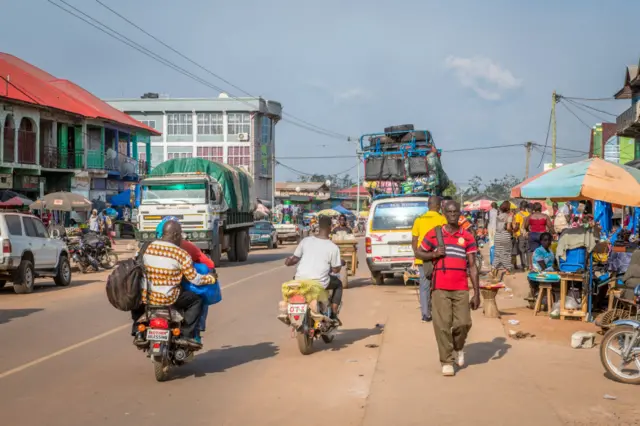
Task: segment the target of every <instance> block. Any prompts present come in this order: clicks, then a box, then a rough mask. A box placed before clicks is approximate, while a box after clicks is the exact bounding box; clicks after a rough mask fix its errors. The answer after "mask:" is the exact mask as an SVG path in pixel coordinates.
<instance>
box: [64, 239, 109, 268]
mask: <svg viewBox="0 0 640 426" xmlns="http://www.w3.org/2000/svg"><path fill="white" fill-rule="evenodd" d="M76 244H77V245H74V246H73V250H74V254H72V258H73V259H74V260H75V261H76V263H78V265H79V266H80V271H81V272H82V273H83V274H84V273H86V271H87V269H88V268H89V267H93V268H94V269H95V270H96V271H98V270H99V269H100V266H101V267H102V268H104V269H112V268H114V267H115V266H116V264H117V263H118V255H117V254H116V253H115V252H114V251H113V249H112V248H111V241H110V240H109V238H108V237H105V236H103V235H99V234H96V233H93V232H90V233H88V234H85V235H84V236H83V237H82V239H80V241H79V242H78V243H76ZM69 249H70V250H71V247H70V248H69Z"/></svg>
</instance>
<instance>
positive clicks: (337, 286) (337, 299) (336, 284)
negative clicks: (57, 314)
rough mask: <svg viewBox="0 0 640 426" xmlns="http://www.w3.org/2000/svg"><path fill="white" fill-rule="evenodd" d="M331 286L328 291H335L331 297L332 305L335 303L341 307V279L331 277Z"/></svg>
mask: <svg viewBox="0 0 640 426" xmlns="http://www.w3.org/2000/svg"><path fill="white" fill-rule="evenodd" d="M330 277H331V278H330V279H329V285H328V286H327V290H333V294H332V295H331V303H335V304H336V305H340V303H341V302H342V281H340V278H338V277H336V276H334V275H330Z"/></svg>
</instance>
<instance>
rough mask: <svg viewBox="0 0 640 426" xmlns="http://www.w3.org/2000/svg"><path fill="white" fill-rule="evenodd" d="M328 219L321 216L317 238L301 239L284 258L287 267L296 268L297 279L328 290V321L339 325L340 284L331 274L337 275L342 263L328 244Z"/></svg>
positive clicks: (329, 228)
mask: <svg viewBox="0 0 640 426" xmlns="http://www.w3.org/2000/svg"><path fill="white" fill-rule="evenodd" d="M330 234H331V218H330V217H328V216H321V217H320V220H319V230H318V235H313V236H310V237H307V238H305V239H303V240H302V241H301V242H300V244H298V247H296V250H295V251H294V252H293V256H289V257H288V258H286V259H285V261H284V264H285V265H287V266H294V265H298V268H297V270H296V277H295V278H296V279H299V280H304V279H307V280H315V281H318V282H319V283H321V284H322V286H323V287H324V288H325V289H327V290H333V295H332V296H331V318H332V319H333V320H335V321H337V322H338V323H340V320H339V319H338V308H339V307H340V303H341V302H342V282H341V281H340V279H339V278H338V277H337V276H335V275H331V273H333V274H338V273H340V269H341V268H342V260H341V259H340V249H339V248H338V246H337V245H335V244H334V243H333V241H331V238H329V235H330Z"/></svg>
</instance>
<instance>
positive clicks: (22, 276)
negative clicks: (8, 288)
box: [13, 260, 35, 294]
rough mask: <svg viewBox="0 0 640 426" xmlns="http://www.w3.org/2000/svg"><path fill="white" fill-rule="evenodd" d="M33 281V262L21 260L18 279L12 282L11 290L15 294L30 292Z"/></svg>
mask: <svg viewBox="0 0 640 426" xmlns="http://www.w3.org/2000/svg"><path fill="white" fill-rule="evenodd" d="M34 282H35V273H34V271H33V263H32V262H31V261H30V260H23V261H22V262H20V267H19V268H18V279H17V280H16V282H14V283H13V291H15V292H16V293H17V294H25V293H31V292H33V285H34Z"/></svg>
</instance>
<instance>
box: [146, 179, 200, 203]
mask: <svg viewBox="0 0 640 426" xmlns="http://www.w3.org/2000/svg"><path fill="white" fill-rule="evenodd" d="M206 189H207V186H206V185H205V183H204V182H202V183H162V184H158V185H145V186H143V187H142V204H151V205H152V204H205V203H206V202H207V190H206Z"/></svg>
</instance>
